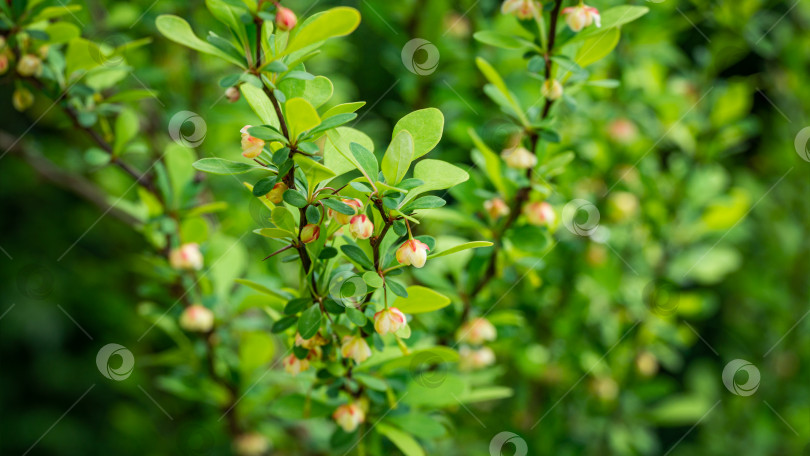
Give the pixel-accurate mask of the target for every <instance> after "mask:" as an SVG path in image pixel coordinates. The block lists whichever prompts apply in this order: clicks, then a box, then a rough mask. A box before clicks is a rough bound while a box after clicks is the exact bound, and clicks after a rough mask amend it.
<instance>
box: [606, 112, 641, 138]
mask: <svg viewBox="0 0 810 456" xmlns="http://www.w3.org/2000/svg"><path fill="white" fill-rule="evenodd" d="M607 132H608V136H610V139H612V140H614V141H616V142H617V143H619V144H630V143H632V142H633V141H635V140H636V138H638V128H637V127H636V124H634V123H633V122H631V121H630V120H628V119H624V118H622V119H616V120H614V121H613V122H611V123H610V124H609V125H608V128H607Z"/></svg>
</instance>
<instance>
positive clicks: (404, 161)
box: [381, 130, 414, 185]
mask: <svg viewBox="0 0 810 456" xmlns="http://www.w3.org/2000/svg"><path fill="white" fill-rule="evenodd" d="M413 152H414V143H413V136H411V134H410V132H408V130H402V131H400V132H399V133H397V134H396V135H395V136H394V139H392V140H391V144H390V145H389V146H388V149H387V150H386V151H385V155H384V156H383V159H382V165H381V167H382V173H383V176H385V180H386V182H388V183H389V184H391V185H396V184H397V183H398V182H399V181H401V180H402V179H403V178H404V177H405V174H407V173H408V169H409V168H410V167H411V160H412V159H413Z"/></svg>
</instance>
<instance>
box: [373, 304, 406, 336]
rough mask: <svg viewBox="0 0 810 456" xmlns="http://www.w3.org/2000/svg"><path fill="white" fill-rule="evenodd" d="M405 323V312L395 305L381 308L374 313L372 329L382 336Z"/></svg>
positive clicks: (393, 331) (396, 329) (394, 330)
mask: <svg viewBox="0 0 810 456" xmlns="http://www.w3.org/2000/svg"><path fill="white" fill-rule="evenodd" d="M405 325H407V323H406V321H405V314H404V313H402V312H400V310H399V309H397V308H396V307H390V308H388V309H384V310H381V311H379V312H377V313H375V314H374V329H375V330H377V332H378V333H380V335H381V336H384V335H386V334H388V333H390V332H391V333H395V332H397V331H399V330H400V329H402V327H403V326H405Z"/></svg>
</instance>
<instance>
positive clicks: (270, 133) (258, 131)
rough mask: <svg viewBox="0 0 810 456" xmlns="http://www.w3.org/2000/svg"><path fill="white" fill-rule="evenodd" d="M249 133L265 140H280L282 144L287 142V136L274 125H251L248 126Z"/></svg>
mask: <svg viewBox="0 0 810 456" xmlns="http://www.w3.org/2000/svg"><path fill="white" fill-rule="evenodd" d="M248 133H249V134H250V136H255V137H257V138H259V139H263V140H265V141H278V142H280V143H282V144H285V145H286V144H287V138H285V137H284V135H282V134H281V132H279V131H278V130H276V129H275V128H272V127H266V126H264V125H259V126H256V127H250V128H248Z"/></svg>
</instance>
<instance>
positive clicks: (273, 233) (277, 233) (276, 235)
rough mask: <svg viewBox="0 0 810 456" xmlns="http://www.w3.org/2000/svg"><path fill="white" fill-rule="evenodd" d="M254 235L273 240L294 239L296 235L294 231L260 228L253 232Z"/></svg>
mask: <svg viewBox="0 0 810 456" xmlns="http://www.w3.org/2000/svg"><path fill="white" fill-rule="evenodd" d="M253 232H254V233H256V234H258V235H259V236H264V237H267V238H271V239H284V238H294V237H296V236H295V233H293V232H292V231H287V230H283V229H281V228H259V229H256V230H253Z"/></svg>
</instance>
